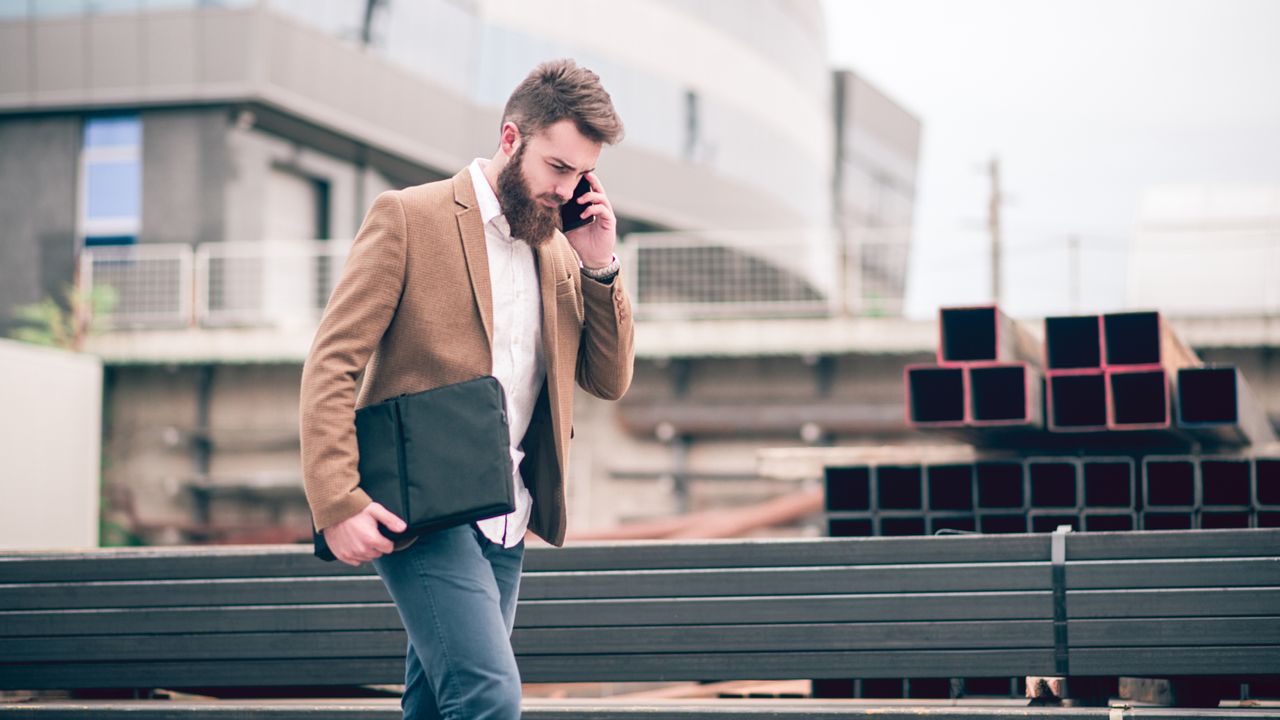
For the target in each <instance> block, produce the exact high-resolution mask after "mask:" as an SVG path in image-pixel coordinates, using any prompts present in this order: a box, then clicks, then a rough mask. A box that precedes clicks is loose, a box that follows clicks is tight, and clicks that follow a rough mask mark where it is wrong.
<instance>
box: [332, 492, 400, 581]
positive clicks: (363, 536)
mask: <svg viewBox="0 0 1280 720" xmlns="http://www.w3.org/2000/svg"><path fill="white" fill-rule="evenodd" d="M379 522H381V523H382V524H383V525H386V526H387V529H388V530H391V531H392V532H404V529H405V527H406V526H405V523H404V520H401V519H400V518H399V517H397V516H396V514H395V513H393V512H391V511H390V510H388V509H386V508H385V507H383V506H382V505H381V504H380V503H376V502H373V503H369V504H368V505H366V506H365V507H364V509H363V510H361V511H360V512H358V513H356V514H355V515H352V516H351V517H349V518H347V519H346V520H343V521H342V522H340V523H337V524H336V525H330V526H329V527H327V528H325V529H324V530H323V532H324V541H325V543H327V544H328V545H329V550H330V551H332V552H333V556H334V557H336V558H338V559H339V560H341V561H342V562H344V563H346V564H348V565H352V566H358V565H360V563H364V562H369V561H371V560H373V559H374V558H378V557H381V556H383V555H386V554H387V553H389V552H391V551H392V550H393V549H395V545H394V544H392V542H391V541H390V540H388V539H387V538H386V537H384V536H383V534H382V533H381V532H379V531H378V523H379Z"/></svg>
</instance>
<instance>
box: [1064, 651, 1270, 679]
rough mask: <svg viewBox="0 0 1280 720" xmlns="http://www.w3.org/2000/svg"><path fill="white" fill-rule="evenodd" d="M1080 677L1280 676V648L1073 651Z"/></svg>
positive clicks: (1075, 667) (1074, 661)
mask: <svg viewBox="0 0 1280 720" xmlns="http://www.w3.org/2000/svg"><path fill="white" fill-rule="evenodd" d="M1071 672H1072V673H1073V674H1077V675H1135V676H1142V677H1151V676H1156V677H1158V676H1161V675H1269V674H1274V673H1280V646H1275V645H1269V646H1226V647H1211V646H1204V645H1199V646H1186V647H1158V648H1081V649H1079V650H1077V649H1075V648H1072V650H1071Z"/></svg>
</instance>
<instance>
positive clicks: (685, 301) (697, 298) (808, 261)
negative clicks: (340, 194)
mask: <svg viewBox="0 0 1280 720" xmlns="http://www.w3.org/2000/svg"><path fill="white" fill-rule="evenodd" d="M350 245H351V242H350V241H349V240H322V241H311V242H275V241H266V242H226V243H204V244H201V245H197V246H191V245H181V244H166V245H161V244H154V245H149V244H143V245H130V246H120V247H93V248H88V249H86V250H85V251H84V253H83V255H82V256H81V263H82V266H81V282H82V283H84V284H85V285H86V287H92V286H94V285H110V286H111V287H112V288H113V289H114V290H115V294H116V296H117V297H118V302H117V304H116V306H115V307H114V309H113V310H112V311H111V314H110V316H109V317H108V318H107V320H108V323H109V325H110V326H111V327H113V328H116V329H136V328H147V327H188V326H199V327H274V328H306V327H308V326H313V325H314V324H316V323H317V322H318V321H319V318H320V314H321V312H322V311H323V310H324V306H325V303H326V302H327V301H328V298H329V294H330V293H331V292H332V291H333V288H334V285H335V284H336V283H337V280H338V277H339V275H340V273H341V269H342V265H343V263H344V262H345V260H346V255H347V252H348V250H349V249H350ZM906 252H907V246H906V235H905V234H903V233H898V234H896V235H885V234H883V233H882V234H879V235H877V236H875V237H869V236H868V237H862V238H859V239H858V240H857V242H856V243H851V244H849V245H848V246H847V249H845V250H844V251H841V249H840V243H838V242H837V239H836V236H835V235H834V234H833V233H830V232H819V231H810V232H794V233H784V232H773V231H770V232H756V233H732V234H731V233H717V232H704V233H660V234H658V233H636V234H632V235H629V236H627V238H626V239H625V241H624V242H623V243H622V244H621V246H620V250H619V255H620V256H621V257H622V262H623V263H624V265H625V267H626V268H627V271H626V273H625V277H626V278H627V282H628V284H629V287H628V290H629V291H630V293H631V296H632V300H633V304H634V306H635V308H636V313H637V315H638V316H639V317H641V318H648V319H680V318H697V317H803V316H827V315H832V314H839V313H842V312H844V313H849V314H869V315H877V314H890V315H892V314H897V313H898V312H900V309H901V306H902V288H903V282H902V281H903V276H904V274H905V266H906ZM841 267H844V268H846V272H844V273H841V272H840V271H839V269H840V268H841Z"/></svg>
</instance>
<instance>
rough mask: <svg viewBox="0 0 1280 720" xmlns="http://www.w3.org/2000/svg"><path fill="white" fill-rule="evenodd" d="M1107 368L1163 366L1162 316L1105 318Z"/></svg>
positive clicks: (1116, 315)
mask: <svg viewBox="0 0 1280 720" xmlns="http://www.w3.org/2000/svg"><path fill="white" fill-rule="evenodd" d="M1102 331H1103V333H1104V334H1105V336H1106V342H1107V364H1108V365H1155V364H1158V363H1159V362H1160V313H1156V312H1131V313H1110V314H1107V315H1103V316H1102Z"/></svg>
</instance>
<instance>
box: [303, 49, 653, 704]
mask: <svg viewBox="0 0 1280 720" xmlns="http://www.w3.org/2000/svg"><path fill="white" fill-rule="evenodd" d="M621 137H622V122H621V120H620V119H619V118H618V115H617V113H616V112H615V111H614V108H613V103H612V100H611V99H610V97H609V94H608V93H607V92H605V90H604V88H603V87H602V86H601V84H600V79H599V77H598V76H597V75H596V74H595V73H593V72H591V71H590V70H587V69H585V68H582V67H580V66H578V65H577V64H575V63H574V62H573V61H571V60H559V61H553V62H547V63H544V64H542V65H540V66H538V67H537V68H535V69H534V70H533V72H532V73H530V74H529V76H528V77H527V78H525V80H524V81H523V82H521V83H520V85H519V86H518V87H517V88H516V89H515V91H514V92H513V93H512V95H511V97H510V99H509V100H508V101H507V105H506V108H505V109H504V111H503V115H502V125H501V128H500V131H499V137H498V149H497V151H496V152H495V153H494V155H493V157H492V158H491V159H489V160H484V159H481V158H477V159H476V160H475V161H474V162H472V163H471V165H470V166H468V167H467V168H464V169H463V170H462V171H461V172H459V173H458V174H457V175H455V176H454V177H453V178H452V179H450V180H443V181H440V182H434V183H427V184H425V185H418V186H415V187H410V188H406V189H404V190H399V191H393V192H386V193H383V194H381V195H379V196H378V198H377V199H376V200H375V201H374V203H373V206H372V208H370V210H369V213H368V215H367V216H366V217H365V220H364V223H363V225H362V226H361V228H360V231H359V233H358V234H357V236H356V239H355V243H354V245H353V246H352V249H351V253H350V255H349V257H348V259H347V262H346V265H345V266H344V269H343V273H342V278H341V280H340V281H339V282H338V285H337V287H335V289H334V291H333V294H332V297H331V298H330V300H329V303H328V305H327V307H326V308H325V312H324V316H323V319H322V320H321V322H320V327H319V329H318V331H317V333H316V337H315V340H314V342H313V344H312V347H311V351H310V353H309V354H308V356H307V360H306V364H305V365H304V367H303V372H302V394H301V431H302V464H303V475H304V482H305V486H306V493H307V501H308V503H309V504H310V507H311V512H312V519H313V521H314V524H315V528H316V530H317V531H318V533H322V534H323V538H324V541H325V543H326V544H327V545H328V548H329V549H330V551H332V553H333V555H334V556H336V557H337V559H339V560H341V561H342V562H345V563H347V564H350V565H359V564H361V563H364V562H372V563H373V566H374V567H375V568H376V569H377V572H378V575H379V576H380V577H381V578H382V580H383V582H384V583H385V584H386V586H387V589H388V591H389V592H390V594H391V597H392V598H393V599H394V600H395V603H396V608H397V609H398V611H399V613H400V617H401V619H402V621H403V622H404V626H405V630H406V631H407V633H408V636H409V645H408V649H407V653H406V658H405V686H406V687H405V694H404V697H403V699H402V701H401V706H402V708H403V710H404V717H406V718H454V719H456V720H482V719H486V718H501V719H502V720H516V719H517V718H519V717H520V699H521V689H520V675H519V670H518V668H517V667H516V661H515V655H514V653H513V652H512V648H511V630H512V627H513V626H514V623H515V609H516V596H517V594H518V590H519V584H520V569H521V564H522V560H523V555H524V536H525V532H526V530H528V531H531V532H533V533H535V534H537V535H538V536H539V537H541V538H542V539H543V540H545V541H547V542H548V543H550V544H552V545H555V546H560V545H562V544H563V543H564V537H565V526H566V512H565V492H564V473H565V471H566V468H567V467H568V455H569V438H570V437H571V435H572V423H573V392H574V390H573V384H574V381H575V380H576V381H577V383H578V384H579V385H581V386H582V387H583V388H584V389H585V390H586V391H587V392H589V393H591V394H592V395H595V396H597V397H600V398H605V399H609V400H616V399H617V398H619V397H621V396H622V394H623V393H624V392H626V389H627V387H628V385H630V382H631V374H632V366H633V362H634V351H633V327H632V319H631V307H630V302H629V300H628V299H627V295H626V293H625V292H624V291H623V288H622V282H621V280H620V279H619V277H618V273H619V267H618V260H617V257H616V256H615V255H614V246H615V244H616V243H617V218H616V217H615V216H614V212H613V208H612V206H611V205H610V203H609V197H608V195H606V194H605V190H604V186H603V185H602V184H601V182H600V179H599V178H598V177H596V175H595V173H594V170H595V166H596V160H597V159H598V158H599V156H600V151H601V149H602V147H603V146H604V145H606V144H608V145H612V144H615V143H617V142H618V141H619V140H620V139H621ZM583 177H585V178H586V179H587V181H588V182H589V183H590V185H591V191H590V192H588V193H586V194H585V195H583V196H582V197H581V198H580V199H579V200H578V201H577V204H578V205H579V206H580V209H581V212H580V213H579V216H580V217H583V218H594V221H593V222H591V223H590V224H588V225H584V226H582V227H579V228H576V229H574V230H571V231H570V232H568V233H567V234H566V233H562V232H561V231H560V229H559V227H560V206H561V205H563V204H565V203H567V202H569V201H570V199H571V198H572V196H573V191H574V188H575V186H577V184H578V183H579V181H580V180H581V179H582V178H583ZM576 209H578V208H575V210H576ZM361 372H363V373H364V379H363V383H362V385H361V387H360V390H359V395H358V397H357V393H356V378H357V376H358V375H359V374H360V373H361ZM484 375H493V376H494V377H496V378H497V379H498V381H499V382H500V383H501V385H502V387H503V390H504V392H505V394H506V402H507V411H508V419H509V425H510V434H511V437H510V440H511V443H510V452H511V457H512V461H513V462H512V465H513V468H514V472H513V477H512V482H513V483H514V485H515V497H516V503H515V511H514V512H512V513H510V514H508V515H503V516H499V517H495V518H489V519H487V520H481V521H477V522H473V523H470V524H467V525H460V526H456V527H453V528H450V529H447V530H442V531H438V532H434V533H430V534H427V535H423V536H421V537H417V538H408V539H404V540H399V541H396V542H395V543H393V542H392V541H390V540H388V539H387V538H386V537H384V536H383V534H382V533H381V532H380V531H379V527H378V525H379V523H381V524H382V525H384V526H386V528H388V529H389V530H391V531H392V532H401V531H403V530H404V529H405V523H404V520H403V519H402V518H399V517H397V516H396V515H394V514H393V513H391V512H390V511H389V510H387V509H386V508H385V507H384V506H382V505H380V504H379V503H376V502H373V501H372V500H371V499H370V498H369V496H368V495H367V494H365V493H364V491H362V490H361V489H360V488H359V487H358V484H359V475H358V472H357V463H358V460H359V454H358V448H357V444H356V436H355V421H354V417H355V411H356V409H358V408H361V407H364V406H366V405H370V404H373V403H377V402H380V401H383V400H386V399H388V398H393V397H396V396H397V395H401V394H404V393H416V392H419V391H422V390H428V389H431V388H436V387H440V386H443V385H449V384H452V383H457V382H462V381H465V380H470V379H474V378H477V377H480V376H484Z"/></svg>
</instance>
